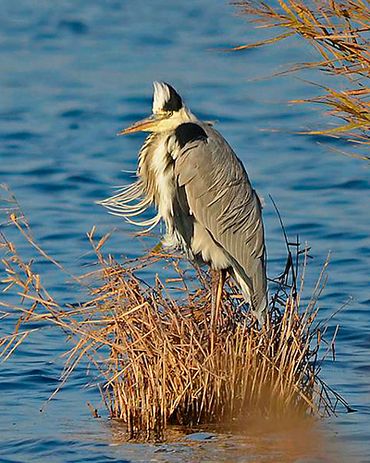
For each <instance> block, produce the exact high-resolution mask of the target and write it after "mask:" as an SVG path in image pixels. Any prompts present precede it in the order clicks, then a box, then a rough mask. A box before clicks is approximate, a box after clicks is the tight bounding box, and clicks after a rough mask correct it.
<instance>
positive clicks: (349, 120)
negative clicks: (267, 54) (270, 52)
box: [234, 0, 370, 160]
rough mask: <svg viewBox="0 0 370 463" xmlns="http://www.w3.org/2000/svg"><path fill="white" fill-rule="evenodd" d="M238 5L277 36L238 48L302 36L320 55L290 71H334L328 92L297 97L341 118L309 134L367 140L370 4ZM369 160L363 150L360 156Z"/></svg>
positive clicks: (329, 0) (285, 0) (299, 1)
mask: <svg viewBox="0 0 370 463" xmlns="http://www.w3.org/2000/svg"><path fill="white" fill-rule="evenodd" d="M234 4H235V5H237V7H238V10H239V11H240V12H241V14H242V15H244V16H245V17H246V18H247V19H248V20H250V21H252V22H254V23H256V24H257V25H258V27H259V28H263V29H264V30H265V31H266V35H271V34H269V32H270V31H272V32H273V36H272V37H270V36H268V37H266V39H263V40H262V41H260V42H257V43H251V44H246V45H241V46H238V47H235V49H234V50H245V49H248V48H253V47H256V46H262V45H267V44H273V43H276V42H279V41H280V40H283V39H287V38H289V37H292V36H299V37H301V38H302V39H303V40H305V41H306V42H307V43H309V44H310V45H311V46H312V47H313V48H314V49H315V50H316V52H317V54H318V60H317V61H316V62H311V63H298V64H297V65H296V66H293V68H290V70H292V71H297V70H299V69H303V68H316V69H318V70H320V71H322V72H326V73H328V74H330V75H332V76H333V77H332V80H331V81H332V86H330V87H329V86H328V87H322V89H323V90H324V93H323V94H322V95H321V96H319V97H316V98H312V99H307V100H294V102H309V103H318V104H320V105H323V106H324V107H325V108H327V109H328V110H329V114H330V115H334V116H336V117H337V118H339V119H341V120H342V121H343V122H342V123H339V124H336V125H335V126H333V127H327V128H321V127H320V128H318V129H316V130H312V131H308V132H306V133H311V134H320V135H328V136H332V137H345V138H346V139H347V140H349V141H352V142H355V143H360V144H364V145H366V146H367V145H369V143H370V141H369V130H370V103H369V95H370V85H369V73H370V51H369V39H368V37H369V32H370V25H369V24H370V7H369V3H368V2H364V1H362V0H345V1H342V0H341V1H336V0H324V1H315V0H278V1H276V2H268V3H267V2H262V1H259V0H251V1H248V0H246V1H238V2H234ZM336 76H341V77H345V78H346V79H347V81H348V85H347V88H341V87H340V89H338V88H337V87H338V85H337V84H336V81H335V77H336ZM357 157H360V158H362V159H365V160H370V157H369V155H368V154H367V153H366V152H365V153H364V154H363V155H359V156H357Z"/></svg>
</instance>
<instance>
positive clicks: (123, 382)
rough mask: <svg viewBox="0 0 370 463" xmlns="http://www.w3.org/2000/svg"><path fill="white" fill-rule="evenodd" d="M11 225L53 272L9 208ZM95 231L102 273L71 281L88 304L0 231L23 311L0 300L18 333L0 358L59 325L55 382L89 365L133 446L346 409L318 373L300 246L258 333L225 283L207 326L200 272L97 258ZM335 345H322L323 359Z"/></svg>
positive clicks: (206, 284)
mask: <svg viewBox="0 0 370 463" xmlns="http://www.w3.org/2000/svg"><path fill="white" fill-rule="evenodd" d="M10 222H11V225H13V226H14V227H15V228H16V230H17V231H18V232H20V234H21V236H22V237H23V238H24V239H25V240H26V242H27V243H28V244H29V245H30V246H31V247H33V248H34V250H36V251H37V252H38V253H41V255H42V256H43V257H44V258H45V259H49V260H51V261H52V262H54V263H55V264H56V265H59V264H58V263H57V262H56V261H55V260H53V259H52V258H50V257H49V256H47V254H46V253H45V252H44V251H43V250H42V249H41V248H40V246H39V245H38V244H37V243H36V241H35V240H34V238H33V237H32V235H31V232H30V229H29V227H28V225H27V223H26V221H25V220H24V218H23V217H21V216H20V215H18V216H17V215H16V214H14V213H12V214H11V215H10ZM94 235H95V230H92V232H91V233H90V234H89V235H88V236H89V240H90V242H91V244H92V246H93V249H94V251H95V253H96V255H97V262H98V264H99V265H98V267H99V269H98V270H94V271H93V272H90V274H89V275H88V276H87V277H86V276H85V277H82V279H80V278H79V279H78V281H80V282H81V284H82V282H83V285H84V287H88V288H89V290H88V291H89V296H88V300H87V301H86V302H84V303H76V304H71V305H68V306H65V305H61V304H59V303H58V301H57V300H55V299H54V298H53V296H52V295H51V294H50V292H49V291H48V289H47V288H45V287H44V286H43V284H42V279H41V277H40V275H38V274H36V273H35V272H34V271H33V269H32V263H30V262H25V261H24V260H23V259H22V258H21V256H20V255H19V254H18V252H17V249H16V247H15V245H14V244H13V243H12V242H10V241H9V240H8V239H7V237H6V236H5V235H4V234H1V246H2V248H3V250H4V258H3V259H2V263H3V266H4V268H5V271H6V278H4V279H3V284H5V285H6V286H5V289H4V290H5V291H8V292H9V291H12V292H13V293H14V294H18V295H20V303H19V304H18V305H17V304H14V303H13V302H12V304H9V305H7V302H3V303H2V306H3V308H4V312H3V316H10V314H14V312H16V313H17V312H18V313H19V318H18V320H17V322H16V323H15V325H14V331H13V332H12V333H8V334H7V335H6V336H4V337H3V338H2V339H1V342H0V345H1V348H2V352H1V356H2V357H3V359H6V358H8V357H9V356H10V355H11V354H12V353H13V352H14V351H15V350H16V348H17V347H18V346H19V345H20V344H21V343H22V342H23V341H24V340H25V339H26V338H27V336H28V335H29V334H30V333H32V331H33V330H34V329H35V328H34V326H35V325H34V323H33V322H37V323H38V328H37V329H42V326H45V325H50V324H54V325H56V326H57V327H58V328H60V329H61V335H66V336H67V339H68V341H69V342H70V343H71V344H70V346H71V347H70V350H69V351H68V352H67V353H66V354H67V355H66V356H65V358H66V363H65V369H64V371H63V374H62V376H61V385H60V387H61V386H62V385H63V384H64V382H65V381H66V380H67V379H68V377H69V375H70V373H71V372H72V371H73V370H74V369H75V368H76V367H77V366H78V364H79V363H80V362H81V361H82V360H83V359H87V360H88V362H89V364H90V365H91V364H92V365H94V366H95V367H96V377H97V378H98V379H99V382H100V392H101V394H102V396H103V399H104V402H105V405H106V407H107V409H108V411H109V415H110V417H111V418H114V419H120V420H122V421H123V423H124V425H125V426H126V429H127V437H128V438H134V439H155V440H163V439H165V431H166V428H167V427H168V425H169V424H179V425H185V426H194V425H199V424H207V425H210V424H219V423H222V424H224V425H227V424H228V423H233V422H235V421H237V420H239V419H241V418H243V417H245V416H248V415H250V414H258V415H259V416H266V417H268V416H271V415H272V414H274V415H275V416H276V415H277V416H279V415H282V414H285V413H292V412H297V413H303V414H307V413H309V414H315V415H325V414H330V413H332V412H334V410H335V407H336V405H337V402H338V401H341V402H342V403H343V404H344V405H345V406H347V405H346V403H345V402H344V401H343V399H341V398H340V397H339V396H338V394H336V393H335V392H334V391H333V390H332V389H330V388H329V387H328V386H327V385H326V384H325V383H324V382H323V381H322V380H321V379H320V377H319V372H320V368H321V361H320V360H319V348H320V344H321V343H322V340H323V333H324V332H325V326H322V325H321V324H320V323H318V322H317V319H316V318H317V310H318V309H317V298H318V295H319V293H320V288H321V284H322V283H323V282H324V280H325V277H324V273H323V274H322V275H321V277H320V279H319V282H318V285H317V287H316V289H315V292H314V294H313V295H312V297H311V299H310V301H309V302H308V303H305V304H303V303H302V302H301V301H302V298H301V296H302V294H301V292H300V288H299V287H298V286H299V285H298V281H299V279H300V277H299V275H300V270H301V269H302V268H303V269H304V268H305V263H306V261H307V251H305V250H302V251H301V250H300V249H299V246H298V245H296V246H293V248H294V249H293V251H292V252H291V251H290V252H289V254H288V260H287V265H286V268H285V270H284V272H283V273H282V275H281V276H280V277H279V278H277V279H276V280H275V282H274V284H275V286H276V289H275V292H274V294H273V297H272V301H271V306H270V310H269V313H268V317H267V321H266V323H265V325H264V326H263V327H262V328H259V327H258V323H257V322H256V320H255V319H254V317H253V316H252V315H251V314H250V312H249V311H248V308H247V307H245V304H243V300H242V298H241V296H240V295H239V294H238V292H237V288H236V287H235V286H234V285H233V282H232V281H227V283H226V285H225V287H224V291H223V297H222V305H221V310H220V313H219V316H218V318H217V322H216V323H215V324H212V323H211V320H210V318H211V297H212V285H211V281H210V277H209V275H208V273H207V271H206V269H201V268H198V267H189V264H188V263H187V262H186V261H184V259H183V258H182V257H181V256H177V255H171V254H169V253H166V252H163V251H162V250H159V251H155V252H154V251H152V252H150V253H148V254H147V255H145V256H144V257H142V258H140V259H137V260H134V261H125V262H123V263H118V262H117V261H116V260H115V259H114V258H113V257H112V256H109V255H108V256H105V255H104V253H103V246H104V243H105V242H106V240H107V239H108V236H104V237H103V238H101V239H100V240H97V241H95V238H94ZM294 255H295V257H294ZM301 258H302V259H303V262H301ZM158 263H161V264H162V265H163V266H166V267H167V270H166V271H167V272H169V271H171V272H172V276H171V277H170V278H167V279H166V281H163V280H162V279H161V278H160V276H157V277H156V281H155V284H154V285H151V286H150V285H148V284H146V283H145V282H144V281H143V280H142V279H141V277H140V275H141V272H142V270H143V268H147V267H148V266H151V265H153V264H156V265H158ZM87 278H88V280H89V281H90V282H91V281H92V283H89V284H87ZM302 281H303V279H302ZM302 284H303V283H302ZM40 322H43V323H42V326H41V328H40ZM332 346H333V344H332V342H330V343H328V344H327V346H326V349H325V351H326V353H327V352H329V351H330V350H331V349H332Z"/></svg>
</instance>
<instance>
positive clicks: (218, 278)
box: [210, 270, 226, 351]
mask: <svg viewBox="0 0 370 463" xmlns="http://www.w3.org/2000/svg"><path fill="white" fill-rule="evenodd" d="M225 279H226V270H220V271H217V270H212V303H211V326H210V328H211V351H213V346H214V338H215V335H216V329H217V323H218V319H219V316H220V309H221V300H222V290H223V287H224V283H225Z"/></svg>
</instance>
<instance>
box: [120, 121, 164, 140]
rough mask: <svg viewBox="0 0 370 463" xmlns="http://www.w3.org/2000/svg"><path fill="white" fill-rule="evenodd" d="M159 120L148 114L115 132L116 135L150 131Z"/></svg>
mask: <svg viewBox="0 0 370 463" xmlns="http://www.w3.org/2000/svg"><path fill="white" fill-rule="evenodd" d="M158 122H159V120H158V118H157V117H155V116H149V117H146V118H145V119H141V121H138V122H135V124H132V125H130V127H127V129H123V130H121V131H120V132H118V133H117V135H127V134H129V133H134V132H151V131H152V129H153V128H154V127H155V126H156V125H157V124H158Z"/></svg>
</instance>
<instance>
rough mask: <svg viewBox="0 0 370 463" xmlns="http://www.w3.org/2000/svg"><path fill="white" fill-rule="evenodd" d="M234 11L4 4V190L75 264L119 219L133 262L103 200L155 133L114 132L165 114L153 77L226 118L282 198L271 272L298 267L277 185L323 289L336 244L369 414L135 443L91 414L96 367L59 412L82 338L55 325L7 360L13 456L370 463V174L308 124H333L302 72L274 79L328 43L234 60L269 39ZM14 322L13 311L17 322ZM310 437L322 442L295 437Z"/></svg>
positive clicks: (119, 247)
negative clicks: (67, 357)
mask: <svg viewBox="0 0 370 463" xmlns="http://www.w3.org/2000/svg"><path fill="white" fill-rule="evenodd" d="M233 13H234V10H233V8H232V7H230V6H229V5H227V4H225V3H224V2H223V1H211V0H193V1H192V2H170V1H165V0H152V1H150V2H148V1H146V0H136V1H132V0H127V1H125V2H123V1H118V0H104V1H98V0H90V1H89V2H86V1H82V0H73V1H72V0H61V1H58V2H50V1H47V0H18V1H16V2H15V1H10V0H3V1H2V14H1V17H0V52H1V63H2V72H1V74H0V86H1V97H0V101H1V104H0V155H1V167H0V182H3V183H4V182H5V183H7V184H9V185H10V187H11V188H12V190H13V192H14V193H15V195H16V196H17V199H18V201H19V202H20V204H21V205H22V208H23V209H24V211H25V213H26V214H27V216H28V218H29V221H30V223H31V226H32V228H33V231H34V234H35V236H36V237H37V239H38V240H39V242H40V243H42V245H43V247H44V248H45V249H46V250H47V251H48V252H49V253H50V254H52V255H53V256H54V257H55V258H57V259H58V260H59V261H60V262H61V263H62V264H63V265H65V266H66V267H67V268H68V269H69V270H70V271H71V272H76V273H81V272H82V271H83V270H84V269H85V268H86V267H85V265H86V264H89V263H91V262H92V259H93V257H92V254H91V252H90V248H89V244H88V242H87V239H86V232H87V231H88V230H89V229H90V228H91V227H92V226H93V225H94V224H96V225H97V226H98V230H99V233H104V232H106V231H108V230H110V229H112V228H117V232H116V233H115V235H114V237H113V239H112V241H111V243H110V245H109V246H110V248H109V249H110V250H112V251H114V252H115V253H116V254H117V255H118V256H119V255H120V254H124V255H127V256H132V255H136V254H137V252H138V249H139V246H138V245H136V244H135V243H134V242H133V241H132V238H131V237H130V235H129V233H130V232H132V231H133V229H132V227H131V226H130V225H128V224H126V223H124V222H123V221H120V220H119V219H118V218H116V217H113V216H110V215H108V214H107V213H106V211H105V210H103V209H102V208H100V207H99V206H97V205H96V204H95V201H96V200H99V199H102V198H105V197H106V196H107V195H109V194H110V193H111V191H112V190H111V188H112V187H113V186H117V185H122V184H124V183H126V182H128V181H130V175H129V174H127V173H125V172H122V170H134V169H135V166H136V159H137V158H136V156H137V151H138V148H139V146H140V144H141V143H142V141H143V136H142V135H134V136H131V137H126V138H117V137H116V136H115V133H116V132H117V131H118V130H119V129H121V128H122V127H123V126H126V125H128V124H129V123H131V122H132V121H134V120H136V119H138V118H140V117H143V116H144V115H146V114H147V113H148V112H149V111H150V107H151V92H152V88H151V82H152V81H153V80H165V81H168V82H170V83H172V84H173V85H174V86H175V87H176V88H177V89H178V90H179V91H180V93H181V94H182V95H183V97H184V99H185V100H186V102H187V104H188V105H189V106H190V107H191V108H192V110H193V111H194V112H195V113H196V114H198V115H199V116H200V117H202V118H204V119H207V120H216V121H218V123H217V127H218V129H219V130H220V131H221V132H222V133H223V134H224V135H225V137H226V138H227V139H228V141H229V142H230V143H231V145H232V146H233V147H234V148H235V150H236V152H237V153H238V155H239V156H240V158H241V159H242V160H243V162H244V163H245V165H246V167H247V170H248V172H249V174H250V177H251V179H252V181H253V184H254V186H255V187H256V189H257V190H258V191H259V193H260V195H261V196H263V197H265V198H266V206H265V210H264V218H265V223H266V232H267V240H268V251H269V261H270V267H269V269H270V274H271V275H274V274H276V273H277V272H278V271H279V270H280V269H281V265H282V259H283V256H284V251H283V243H282V237H281V231H280V227H279V224H278V221H277V219H276V215H275V213H274V210H273V207H272V205H271V203H270V201H269V200H268V195H269V194H271V195H273V197H274V198H275V200H276V201H277V203H278V205H279V208H280V210H281V212H282V215H283V217H284V219H285V223H286V226H287V230H288V233H290V234H291V236H295V235H296V234H297V233H299V235H300V237H301V240H302V241H303V242H304V241H307V242H309V244H310V245H311V246H312V255H313V256H314V259H313V260H312V262H311V263H310V272H309V277H308V282H307V283H308V288H307V290H308V294H309V288H310V284H311V283H312V282H313V281H314V279H315V278H316V276H317V275H318V273H319V271H320V269H321V266H322V264H323V262H324V261H325V259H326V256H327V254H328V252H329V251H331V252H332V255H331V264H330V278H329V283H328V285H327V289H326V292H325V294H324V296H323V298H322V300H321V308H322V316H323V317H325V316H327V315H328V314H330V313H331V312H332V311H334V310H335V309H337V308H338V307H339V306H340V305H341V304H342V303H344V302H345V301H347V300H348V298H349V297H350V296H351V297H352V298H353V301H352V303H351V304H350V306H349V307H348V308H347V309H346V310H345V311H344V312H341V313H340V314H339V315H338V316H337V317H336V319H335V320H333V321H332V322H331V324H332V327H334V326H335V324H336V323H339V324H340V325H341V330H340V332H339V336H338V340H337V361H336V362H335V363H332V362H330V361H327V362H326V363H325V365H324V371H323V375H324V377H325V379H326V380H327V381H328V382H329V383H330V384H331V385H332V386H333V387H334V388H336V389H337V390H338V391H339V392H340V393H341V394H342V395H344V396H345V398H346V399H347V400H348V401H349V402H350V403H351V404H352V405H353V406H354V408H356V409H357V410H358V412H357V413H354V414H345V413H340V414H339V416H338V417H335V418H332V419H330V420H327V421H326V422H325V423H322V425H321V427H320V432H319V434H318V435H317V436H320V437H317V436H316V435H313V434H312V433H311V431H310V432H303V433H302V434H301V435H299V436H298V437H296V439H293V440H292V439H290V440H289V435H290V434H291V432H290V431H289V432H288V431H287V432H286V433H285V434H284V433H283V434H282V432H281V431H280V425H279V424H277V425H276V428H277V429H276V430H274V429H269V430H268V431H265V432H260V433H259V434H258V432H254V431H253V432H252V431H251V432H250V433H249V434H248V433H247V434H246V435H245V434H243V435H238V434H232V435H225V434H222V433H218V434H217V433H216V434H214V435H213V434H212V435H210V436H208V435H206V436H204V435H202V434H201V435H199V434H195V435H193V436H191V437H189V438H188V439H180V441H179V442H177V443H173V444H169V445H161V446H154V445H149V444H148V445H134V444H130V445H129V444H122V440H121V439H120V431H119V429H117V427H115V426H114V425H113V424H110V423H109V422H107V421H106V420H104V419H102V420H94V419H92V418H91V416H90V412H89V409H88V407H87V406H86V405H85V404H86V401H90V402H92V403H93V404H94V405H96V406H98V407H100V409H101V411H102V412H104V410H103V408H102V406H101V404H100V402H99V396H98V394H97V392H96V391H95V390H94V389H93V388H88V389H86V388H84V387H83V385H84V384H85V382H86V379H85V371H84V370H83V369H81V370H78V371H76V372H75V374H74V375H73V377H72V378H71V380H70V382H69V383H68V384H67V386H66V387H65V388H64V389H63V391H62V392H61V393H60V394H59V395H58V396H57V398H56V399H55V400H53V401H52V402H50V403H48V404H45V401H46V400H47V398H48V397H49V396H50V394H51V393H52V392H53V390H54V389H55V388H56V386H57V384H58V378H59V375H60V372H61V366H62V359H61V358H60V354H61V352H63V351H64V349H65V347H66V345H65V341H64V338H63V337H62V336H61V335H60V333H59V332H57V331H54V330H52V329H50V330H45V331H44V332H41V333H38V334H36V335H35V336H33V337H31V338H30V339H29V341H28V342H27V343H26V344H25V345H24V346H22V347H21V348H20V349H19V351H18V352H17V354H16V355H15V356H14V357H13V358H12V359H11V360H10V361H9V362H7V363H5V364H3V365H1V368H0V390H1V394H0V407H1V408H0V409H1V418H0V441H1V444H0V460H1V461H4V462H25V461H39V462H42V461H53V462H59V461H60V462H67V461H68V462H69V461H70V462H83V461H89V462H103V461H104V462H105V461H160V462H177V461H194V462H199V461H202V462H206V461H225V462H226V461H230V462H231V461H232V462H236V461H237V462H252V461H253V462H262V461H263V462H264V461H266V462H267V461H274V462H277V461H284V462H287V461H296V462H298V461H299V462H308V461H310V462H311V461H338V460H339V456H338V455H342V456H343V460H344V461H350V462H360V461H361V462H368V461H370V443H369V439H368V435H369V430H370V406H369V402H370V400H369V399H370V397H369V391H370V361H369V358H370V356H369V343H370V321H369V320H370V317H369V316H368V313H369V304H370V296H369V291H368V288H369V277H368V275H369V260H370V241H369V217H370V214H369V212H370V206H369V187H370V184H369V183H370V182H369V170H368V169H367V168H366V167H365V164H364V163H362V162H359V161H356V160H354V159H351V158H346V157H341V156H338V155H335V154H333V153H332V152H331V151H330V147H331V146H334V147H335V148H339V149H341V148H343V146H342V145H341V143H340V142H337V141H327V142H325V140H323V139H322V138H315V137H312V136H311V137H310V136H302V135H295V134H294V132H297V131H300V130H302V129H309V128H314V127H315V128H316V127H317V126H318V124H321V123H323V119H322V118H321V116H320V114H319V112H318V111H312V110H311V109H309V108H308V107H307V106H300V107H298V106H291V105H289V104H288V103H287V102H288V101H289V100H291V99H293V98H305V97H308V96H312V95H314V94H315V92H317V89H316V88H314V87H310V86H308V85H307V84H306V83H305V82H302V81H301V80H298V79H296V78H295V77H294V76H288V77H284V78H283V77H282V78H276V79H272V80H271V79H261V77H265V76H268V75H271V74H272V73H273V72H274V71H277V70H282V69H283V66H284V64H285V63H286V62H291V63H294V62H296V61H297V60H299V61H307V60H309V59H311V58H313V57H314V55H313V54H312V51H311V50H309V49H307V48H305V45H304V44H301V43H300V42H298V41H291V42H286V43H285V42H282V43H281V44H279V45H278V46H275V47H266V48H258V49H255V50H252V51H250V52H247V53H241V54H233V53H225V52H223V51H221V49H225V48H227V47H230V46H232V45H235V44H239V43H240V42H243V40H244V39H245V38H246V37H247V36H248V38H249V39H250V40H251V39H252V38H255V39H258V38H259V37H260V36H259V35H258V34H257V32H251V31H250V28H251V26H250V25H248V24H246V23H245V22H244V21H243V20H242V19H240V18H238V17H236V16H235V15H234V14H233ZM247 31H248V34H247V33H246V32H247ZM311 77H312V76H311ZM312 78H313V77H312ZM320 79H322V77H320ZM20 246H21V245H20ZM20 250H23V247H22V246H21V248H20ZM24 252H26V251H25V250H24ZM36 265H38V266H39V267H38V270H39V271H40V273H41V274H42V275H43V277H44V279H45V281H46V283H47V285H48V287H49V289H50V290H51V291H52V293H53V295H54V296H55V297H56V298H59V300H60V301H64V302H66V301H68V300H70V298H71V297H74V298H78V296H79V295H78V293H77V290H76V293H74V292H73V291H74V290H72V289H71V288H70V287H68V286H67V288H68V290H67V291H66V283H65V280H63V278H61V275H60V274H59V272H58V271H56V270H55V269H53V268H52V266H51V265H49V264H45V263H42V262H41V261H40V262H37V263H36ZM9 323H10V321H9V322H8V321H2V328H1V330H2V332H6V330H7V328H8V327H9ZM40 410H42V411H40ZM321 428H322V429H321ZM312 432H313V431H312ZM304 440H306V441H308V442H312V445H308V446H307V445H302V446H300V445H296V446H295V445H293V443H294V441H295V443H297V442H298V441H299V442H300V441H302V442H303V441H304ZM284 442H287V444H286V445H285V444H284ZM289 442H290V443H291V445H290V444H289Z"/></svg>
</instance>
